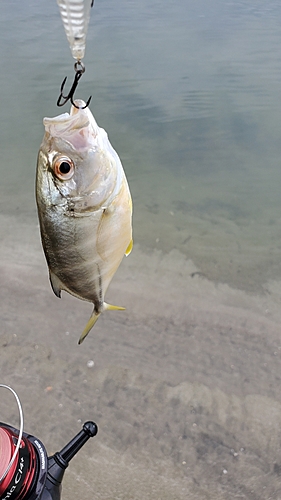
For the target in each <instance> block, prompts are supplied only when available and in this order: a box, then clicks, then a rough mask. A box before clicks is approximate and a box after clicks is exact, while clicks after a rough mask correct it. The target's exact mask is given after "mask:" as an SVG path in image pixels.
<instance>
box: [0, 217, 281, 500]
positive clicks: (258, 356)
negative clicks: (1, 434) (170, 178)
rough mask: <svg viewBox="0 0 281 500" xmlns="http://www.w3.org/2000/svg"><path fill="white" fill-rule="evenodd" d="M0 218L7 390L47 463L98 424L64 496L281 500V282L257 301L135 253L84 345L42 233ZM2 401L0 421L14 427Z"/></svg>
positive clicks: (79, 321) (169, 257) (81, 320)
mask: <svg viewBox="0 0 281 500" xmlns="http://www.w3.org/2000/svg"><path fill="white" fill-rule="evenodd" d="M0 222H1V224H0V228H1V241H2V243H3V244H2V245H1V248H0V276H1V288H0V303H1V308H0V317H1V329H0V346H1V347H0V349H1V350H0V352H1V357H0V366H1V378H0V382H1V383H5V384H9V385H11V386H12V387H13V388H14V389H15V390H16V391H17V392H18V394H19V396H20V399H21V401H22V404H23V409H24V415H25V430H26V432H30V433H31V434H33V435H35V436H37V437H38V438H39V439H41V440H42V441H43V443H44V444H45V446H46V448H47V450H48V452H49V454H51V453H53V452H55V451H56V450H59V449H61V448H62V447H63V446H64V445H65V444H66V442H68V440H69V439H70V438H71V437H72V436H73V435H74V434H76V433H77V432H79V430H80V428H81V425H82V423H83V422H85V421H86V420H94V421H95V422H96V423H97V424H98V427H99V432H98V435H97V436H96V437H95V438H94V439H92V440H90V441H89V442H88V443H87V444H86V445H85V447H84V448H83V449H82V450H81V451H80V452H79V454H78V455H77V456H76V457H75V458H74V459H73V461H72V463H71V464H70V466H69V468H68V470H67V471H66V474H65V479H64V483H63V498H67V499H68V500H76V499H77V498H83V499H84V500H92V499H93V498H95V499H103V500H130V499H132V500H138V499H140V500H141V499H142V500H143V499H151V500H156V499H157V500H166V499H167V500H176V499H190V500H193V499H200V500H205V499H212V500H220V499H228V500H229V499H247V500H259V499H261V500H269V499H276V500H277V499H280V498H281V445H280V443H281V440H280V439H281V431H280V429H281V385H280V379H281V368H280V356H281V338H280V319H281V309H280V303H281V283H279V282H274V281H271V282H268V283H267V285H266V287H265V288H264V293H263V294H262V293H261V294H260V295H259V296H254V295H251V294H249V293H247V292H245V291H241V290H235V289H232V288H230V287H229V286H228V285H225V284H224V285H220V284H215V283H213V282H211V281H209V280H207V279H206V278H205V277H204V276H203V275H202V274H200V269H197V268H196V267H195V265H194V264H193V262H192V261H190V260H187V259H186V258H185V257H184V256H183V255H182V254H181V253H180V252H178V251H176V250H172V251H171V252H170V253H168V254H166V255H164V254H163V253H161V251H159V250H154V251H153V252H151V253H150V254H146V253H144V252H142V251H141V249H140V248H138V246H136V247H135V249H134V251H133V253H132V254H131V256H130V257H129V258H128V259H125V260H124V262H123V264H122V266H121V268H120V270H119V271H118V273H117V275H116V276H115V278H114V280H113V282H112V284H111V286H110V289H109V292H108V295H107V300H108V301H109V302H112V303H116V304H118V305H124V306H126V311H125V312H108V313H106V314H104V315H103V317H101V318H100V319H99V321H98V323H97V325H96V326H95V328H94V330H93V331H92V332H91V333H90V335H89V336H88V337H87V339H86V340H85V342H84V343H83V344H82V345H81V346H78V345H77V341H78V338H79V336H80V333H81V331H82V329H83V327H84V325H85V323H86V321H87V319H88V317H89V315H90V313H91V305H90V304H87V303H83V302H81V301H78V300H77V299H74V298H72V297H70V296H68V295H67V294H63V297H62V299H61V300H58V299H57V298H56V297H55V296H54V295H53V293H52V291H51V289H50V286H49V283H48V277H47V270H46V264H45V261H44V257H43V254H42V250H41V246H40V242H39V235H38V228H37V227H36V225H35V224H34V225H31V224H25V223H24V221H22V222H20V221H19V220H18V219H14V218H12V217H8V216H5V217H2V218H1V220H0ZM2 393H3V394H2ZM2 393H1V405H0V420H2V421H5V422H7V423H10V424H12V425H17V424H18V417H17V409H16V405H15V404H14V403H13V400H12V396H11V395H9V393H6V391H3V390H2Z"/></svg>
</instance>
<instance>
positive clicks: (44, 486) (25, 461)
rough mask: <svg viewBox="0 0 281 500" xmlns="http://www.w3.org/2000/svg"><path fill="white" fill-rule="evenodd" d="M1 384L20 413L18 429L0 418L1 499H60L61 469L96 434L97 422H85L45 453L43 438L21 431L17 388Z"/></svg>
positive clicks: (20, 410)
mask: <svg viewBox="0 0 281 500" xmlns="http://www.w3.org/2000/svg"><path fill="white" fill-rule="evenodd" d="M0 388H4V389H8V390H9V391H10V392H12V394H13V395H14V397H15V399H16V401H17V405H18V409H19V414H20V429H17V428H15V427H12V426H11V425H8V424H6V423H3V422H0V500H60V497H61V487H62V480H63V476H64V472H65V470H66V468H67V467H68V465H69V462H70V460H72V458H73V457H74V456H75V455H76V453H78V451H79V450H80V449H81V448H82V446H84V444H85V443H86V442H87V441H88V440H89V439H90V438H91V437H94V436H95V435H96V434H97V432H98V427H97V425H96V424H95V423H94V422H91V421H89V422H85V423H84V424H83V427H82V430H81V431H80V432H79V433H78V434H76V436H74V437H73V438H72V439H71V440H70V441H69V443H67V444H66V445H65V446H64V448H63V449H62V450H61V451H57V452H56V453H55V454H54V455H52V456H50V457H48V455H47V451H46V448H45V446H44V444H43V443H42V441H40V440H39V439H38V438H36V437H34V436H32V435H31V434H27V433H26V432H24V431H23V412H22V407H21V403H20V400H19V398H18V395H17V394H16V392H15V391H14V390H13V389H12V388H11V387H9V386H7V385H4V384H0Z"/></svg>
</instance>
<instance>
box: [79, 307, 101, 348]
mask: <svg viewBox="0 0 281 500" xmlns="http://www.w3.org/2000/svg"><path fill="white" fill-rule="evenodd" d="M100 314H101V313H98V314H96V313H95V312H93V314H92V316H91V317H90V319H89V321H88V323H87V324H86V326H85V328H84V330H83V332H82V333H81V337H80V339H79V340H78V344H82V342H83V340H84V339H85V338H86V337H87V335H88V333H89V331H90V330H92V328H93V326H94V324H95V323H96V321H97V319H98V317H99V316H100Z"/></svg>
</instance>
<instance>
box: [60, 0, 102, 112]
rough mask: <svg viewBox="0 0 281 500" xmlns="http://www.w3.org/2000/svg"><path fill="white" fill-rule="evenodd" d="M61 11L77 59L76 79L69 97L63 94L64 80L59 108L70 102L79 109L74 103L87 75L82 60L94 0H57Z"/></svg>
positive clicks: (88, 101) (68, 38)
mask: <svg viewBox="0 0 281 500" xmlns="http://www.w3.org/2000/svg"><path fill="white" fill-rule="evenodd" d="M57 4H58V6H59V9H60V14H61V18H62V22H63V26H64V29H65V33H66V37H67V40H68V43H69V46H70V50H71V53H72V56H73V57H74V59H75V61H76V62H75V64H74V71H75V77H74V81H73V84H72V86H71V88H70V90H69V93H68V94H67V95H64V94H63V90H64V86H65V83H66V80H67V77H65V78H64V80H63V82H62V84H61V88H60V95H59V97H58V100H57V106H64V105H65V104H66V103H67V102H68V101H70V102H71V104H72V105H73V106H74V107H75V108H77V109H79V106H77V105H76V104H75V102H74V100H73V99H74V93H75V90H76V88H77V86H78V83H79V80H80V78H81V76H82V75H83V73H85V66H84V64H83V62H82V59H83V57H84V55H85V50H86V35H87V31H88V24H89V20H90V9H91V7H93V5H94V0H57ZM91 98H92V96H90V97H89V98H88V100H87V102H86V105H85V106H83V107H82V108H81V109H85V108H87V106H89V104H90V101H91Z"/></svg>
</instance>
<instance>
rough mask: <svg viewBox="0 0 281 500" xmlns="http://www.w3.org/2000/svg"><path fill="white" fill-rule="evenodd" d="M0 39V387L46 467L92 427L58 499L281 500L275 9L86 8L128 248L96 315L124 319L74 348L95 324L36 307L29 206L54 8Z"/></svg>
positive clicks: (107, 322) (59, 49) (65, 66)
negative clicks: (14, 398) (123, 196)
mask: <svg viewBox="0 0 281 500" xmlns="http://www.w3.org/2000/svg"><path fill="white" fill-rule="evenodd" d="M0 25H1V31H0V44H1V51H0V58H1V68H2V70H1V72H0V89H1V109H0V116H1V120H0V148H1V158H0V176H1V183H0V210H1V218H0V221H1V224H0V231H1V246H0V263H1V264H0V273H1V274H0V276H1V285H2V286H1V290H0V301H1V302H0V303H1V308H0V318H1V329H0V342H1V358H0V367H1V380H0V381H1V383H9V384H10V385H12V387H13V388H14V389H15V390H17V392H18V393H19V396H20V397H21V399H22V403H23V406H24V412H25V420H26V423H25V427H26V429H27V430H28V431H29V432H31V433H34V434H35V435H36V436H38V437H39V438H41V439H42V440H43V442H44V443H45V444H46V446H47V448H48V450H49V451H50V453H51V452H53V451H55V450H57V449H59V448H60V447H62V446H63V445H64V444H65V443H66V441H67V440H68V439H69V438H70V437H71V436H72V435H73V434H74V433H75V432H78V430H79V428H80V426H81V422H83V421H84V420H87V419H89V418H91V419H94V420H95V421H96V422H97V424H98V425H99V429H100V430H99V433H98V435H97V437H96V438H95V439H94V440H93V441H91V442H90V443H88V444H87V446H86V447H85V449H83V450H82V451H81V452H80V454H79V458H78V457H77V458H76V459H75V460H74V461H73V464H71V466H70V467H69V470H68V471H67V474H66V478H65V486H64V490H63V491H64V494H63V497H64V498H68V499H69V500H72V499H74V498H77V496H78V497H79V496H80V497H81V492H82V495H83V498H85V500H88V499H89V500H90V499H92V498H93V494H94V495H95V498H100V499H124V500H125V499H126V500H128V499H136V500H137V499H139V498H151V499H152V500H154V499H159V498H161V500H162V499H163V500H164V499H166V498H167V499H169V500H170V499H181V498H184V499H186V498H190V499H197V498H198V499H200V500H201V499H214V498H216V499H225V498H228V499H229V498H241V499H249V500H252V499H253V500H257V499H263V500H264V499H267V500H269V499H279V498H281V485H280V474H281V473H280V471H281V465H280V463H281V450H280V423H281V413H280V410H281V394H280V378H281V369H280V355H281V341H280V326H279V325H280V319H281V318H280V316H281V313H280V302H281V265H280V261H281V259H280V253H281V245H280V235H281V223H280V217H279V213H280V211H281V198H280V182H281V170H280V165H279V163H280V156H281V155H280V153H281V141H280V130H281V118H280V117H281V109H280V107H281V105H280V76H281V57H280V56H281V43H280V42H281V29H280V28H281V6H280V4H279V2H277V1H270V0H269V1H267V2H266V4H265V3H264V2H260V1H258V0H254V1H252V2H251V3H250V5H249V3H248V2H246V1H245V2H243V1H241V2H237V1H233V2H231V1H229V2H225V1H219V0H215V1H214V2H211V3H210V2H207V1H206V0H202V1H197V2H190V1H189V0H188V1H184V2H183V1H182V2H181V1H178V2H176V3H175V2H172V1H167V2H166V3H165V7H163V2H159V1H155V2H153V4H151V2H148V1H145V2H141V3H136V2H133V1H126V2H123V1H121V3H120V2H119V3H118V6H117V4H116V3H115V2H113V1H112V0H104V1H103V2H100V3H97V2H96V3H95V7H94V9H93V11H92V18H91V22H90V27H89V33H88V38H87V49H86V57H85V64H86V73H85V75H84V76H83V78H82V80H81V81H80V84H79V90H78V92H77V96H78V97H81V98H84V99H86V98H87V97H88V96H89V95H90V94H92V95H93V98H92V103H91V110H92V112H93V114H94V115H95V117H96V119H97V122H98V123H99V125H100V126H103V127H104V128H105V129H106V130H107V132H108V134H109V138H110V140H111V142H112V144H113V145H114V147H115V148H116V150H117V151H118V153H119V155H120V157H121V159H122V162H123V165H124V168H125V170H126V173H127V177H128V180H129V183H130V187H131V191H132V195H133V200H134V240H135V248H134V251H133V253H132V254H131V255H130V257H129V258H128V259H125V261H124V262H123V263H122V266H121V268H120V270H119V271H118V273H117V274H116V276H115V278H114V280H113V282H112V284H111V286H110V289H109V291H108V297H107V298H108V299H109V301H112V302H113V303H114V300H115V301H116V302H118V303H120V304H121V303H122V304H124V305H126V312H125V313H108V314H107V315H104V316H103V317H102V318H101V319H99V321H98V323H97V325H96V326H95V330H94V331H93V332H91V334H90V335H89V337H88V338H87V340H86V341H85V343H84V344H83V345H82V346H80V347H78V346H77V340H78V338H79V336H80V333H81V330H82V328H83V327H84V324H85V322H86V320H87V318H88V316H89V314H90V311H91V307H90V305H89V304H85V303H81V302H80V301H78V300H76V299H73V298H72V297H69V296H67V295H66V294H64V295H63V298H62V300H61V301H58V300H57V298H56V297H55V296H54V295H53V294H52V291H51V289H50V286H49V283H48V277H47V270H46V265H45V262H44V257H43V254H42V249H41V246H40V239H39V233H38V224H37V216H36V208H35V202H34V178H35V164H36V155H37V151H38V147H39V144H40V141H41V139H42V136H43V125H42V119H43V117H44V116H54V115H55V114H58V113H59V112H60V111H58V108H57V107H56V99H57V97H58V93H59V88H60V84H61V81H62V79H63V78H64V76H65V75H68V82H67V85H69V84H70V81H71V79H72V76H73V66H72V64H73V61H72V58H71V55H70V51H69V48H68V45H67V41H66V38H65V34H64V32H63V28H62V24H61V20H60V17H59V14H58V9H57V6H56V3H55V1H53V2H42V1H41V2H35V1H27V0H22V1H21V2H20V3H18V2H17V1H16V0H14V1H10V2H2V3H1V4H0ZM65 111H67V106H65V107H64V108H62V112H65ZM89 361H94V365H93V366H92V363H89ZM5 398H7V399H5ZM1 401H2V405H3V411H1V408H0V413H1V415H0V420H6V421H9V422H10V423H12V424H16V421H17V420H16V412H15V410H12V409H11V405H10V402H9V398H8V396H6V395H5V396H3V399H2V396H1Z"/></svg>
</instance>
